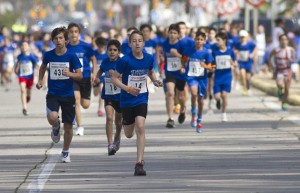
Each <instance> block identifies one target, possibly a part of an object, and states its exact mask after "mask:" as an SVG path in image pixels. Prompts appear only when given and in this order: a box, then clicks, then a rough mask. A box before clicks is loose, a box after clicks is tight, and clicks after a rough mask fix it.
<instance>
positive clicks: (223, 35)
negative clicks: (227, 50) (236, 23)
mask: <svg viewBox="0 0 300 193" xmlns="http://www.w3.org/2000/svg"><path fill="white" fill-rule="evenodd" d="M216 38H221V39H222V40H224V41H225V42H226V43H225V44H227V40H228V37H227V34H226V33H223V32H220V33H218V34H217V35H216Z"/></svg>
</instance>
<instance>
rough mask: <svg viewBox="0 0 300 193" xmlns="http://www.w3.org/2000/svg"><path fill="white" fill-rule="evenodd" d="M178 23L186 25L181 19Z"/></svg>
mask: <svg viewBox="0 0 300 193" xmlns="http://www.w3.org/2000/svg"><path fill="white" fill-rule="evenodd" d="M177 25H186V24H185V22H184V21H180V22H178V23H177Z"/></svg>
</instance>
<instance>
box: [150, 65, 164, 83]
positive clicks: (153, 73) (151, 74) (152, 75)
mask: <svg viewBox="0 0 300 193" xmlns="http://www.w3.org/2000/svg"><path fill="white" fill-rule="evenodd" d="M148 76H149V78H150V79H151V81H152V82H153V84H154V85H155V86H156V87H162V86H163V84H162V82H161V81H160V80H157V78H156V75H155V72H154V70H153V69H151V70H149V72H148Z"/></svg>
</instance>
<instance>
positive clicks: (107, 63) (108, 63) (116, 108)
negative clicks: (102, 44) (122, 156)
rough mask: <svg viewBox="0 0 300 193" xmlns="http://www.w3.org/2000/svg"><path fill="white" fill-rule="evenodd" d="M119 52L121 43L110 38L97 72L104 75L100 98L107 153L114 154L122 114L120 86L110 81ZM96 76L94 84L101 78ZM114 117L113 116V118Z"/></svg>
mask: <svg viewBox="0 0 300 193" xmlns="http://www.w3.org/2000/svg"><path fill="white" fill-rule="evenodd" d="M120 53H121V44H120V42H119V41H118V40H110V41H109V42H108V45H107V54H108V58H105V59H104V60H103V62H102V64H101V66H100V69H99V71H98V73H97V77H100V78H101V75H102V74H103V73H105V75H104V78H103V79H104V81H103V82H104V87H103V89H102V98H103V99H104V102H105V113H106V125H105V127H106V136H107V142H108V155H114V154H115V153H116V152H117V151H118V150H119V148H120V140H121V130H122V114H121V108H120V91H121V90H120V88H118V87H117V86H115V85H113V84H112V83H111V75H112V73H113V72H112V71H115V69H116V65H117V63H118V61H119V59H120V58H119V57H120ZM100 78H96V80H95V82H94V84H98V83H99V82H100V81H101V80H100ZM114 117H115V118H114ZM114 120H115V125H116V133H115V137H114V140H113V121H114Z"/></svg>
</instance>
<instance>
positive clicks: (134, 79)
mask: <svg viewBox="0 0 300 193" xmlns="http://www.w3.org/2000/svg"><path fill="white" fill-rule="evenodd" d="M128 86H131V87H134V88H139V89H140V90H141V91H140V93H146V92H147V75H142V76H132V75H129V76H128Z"/></svg>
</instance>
